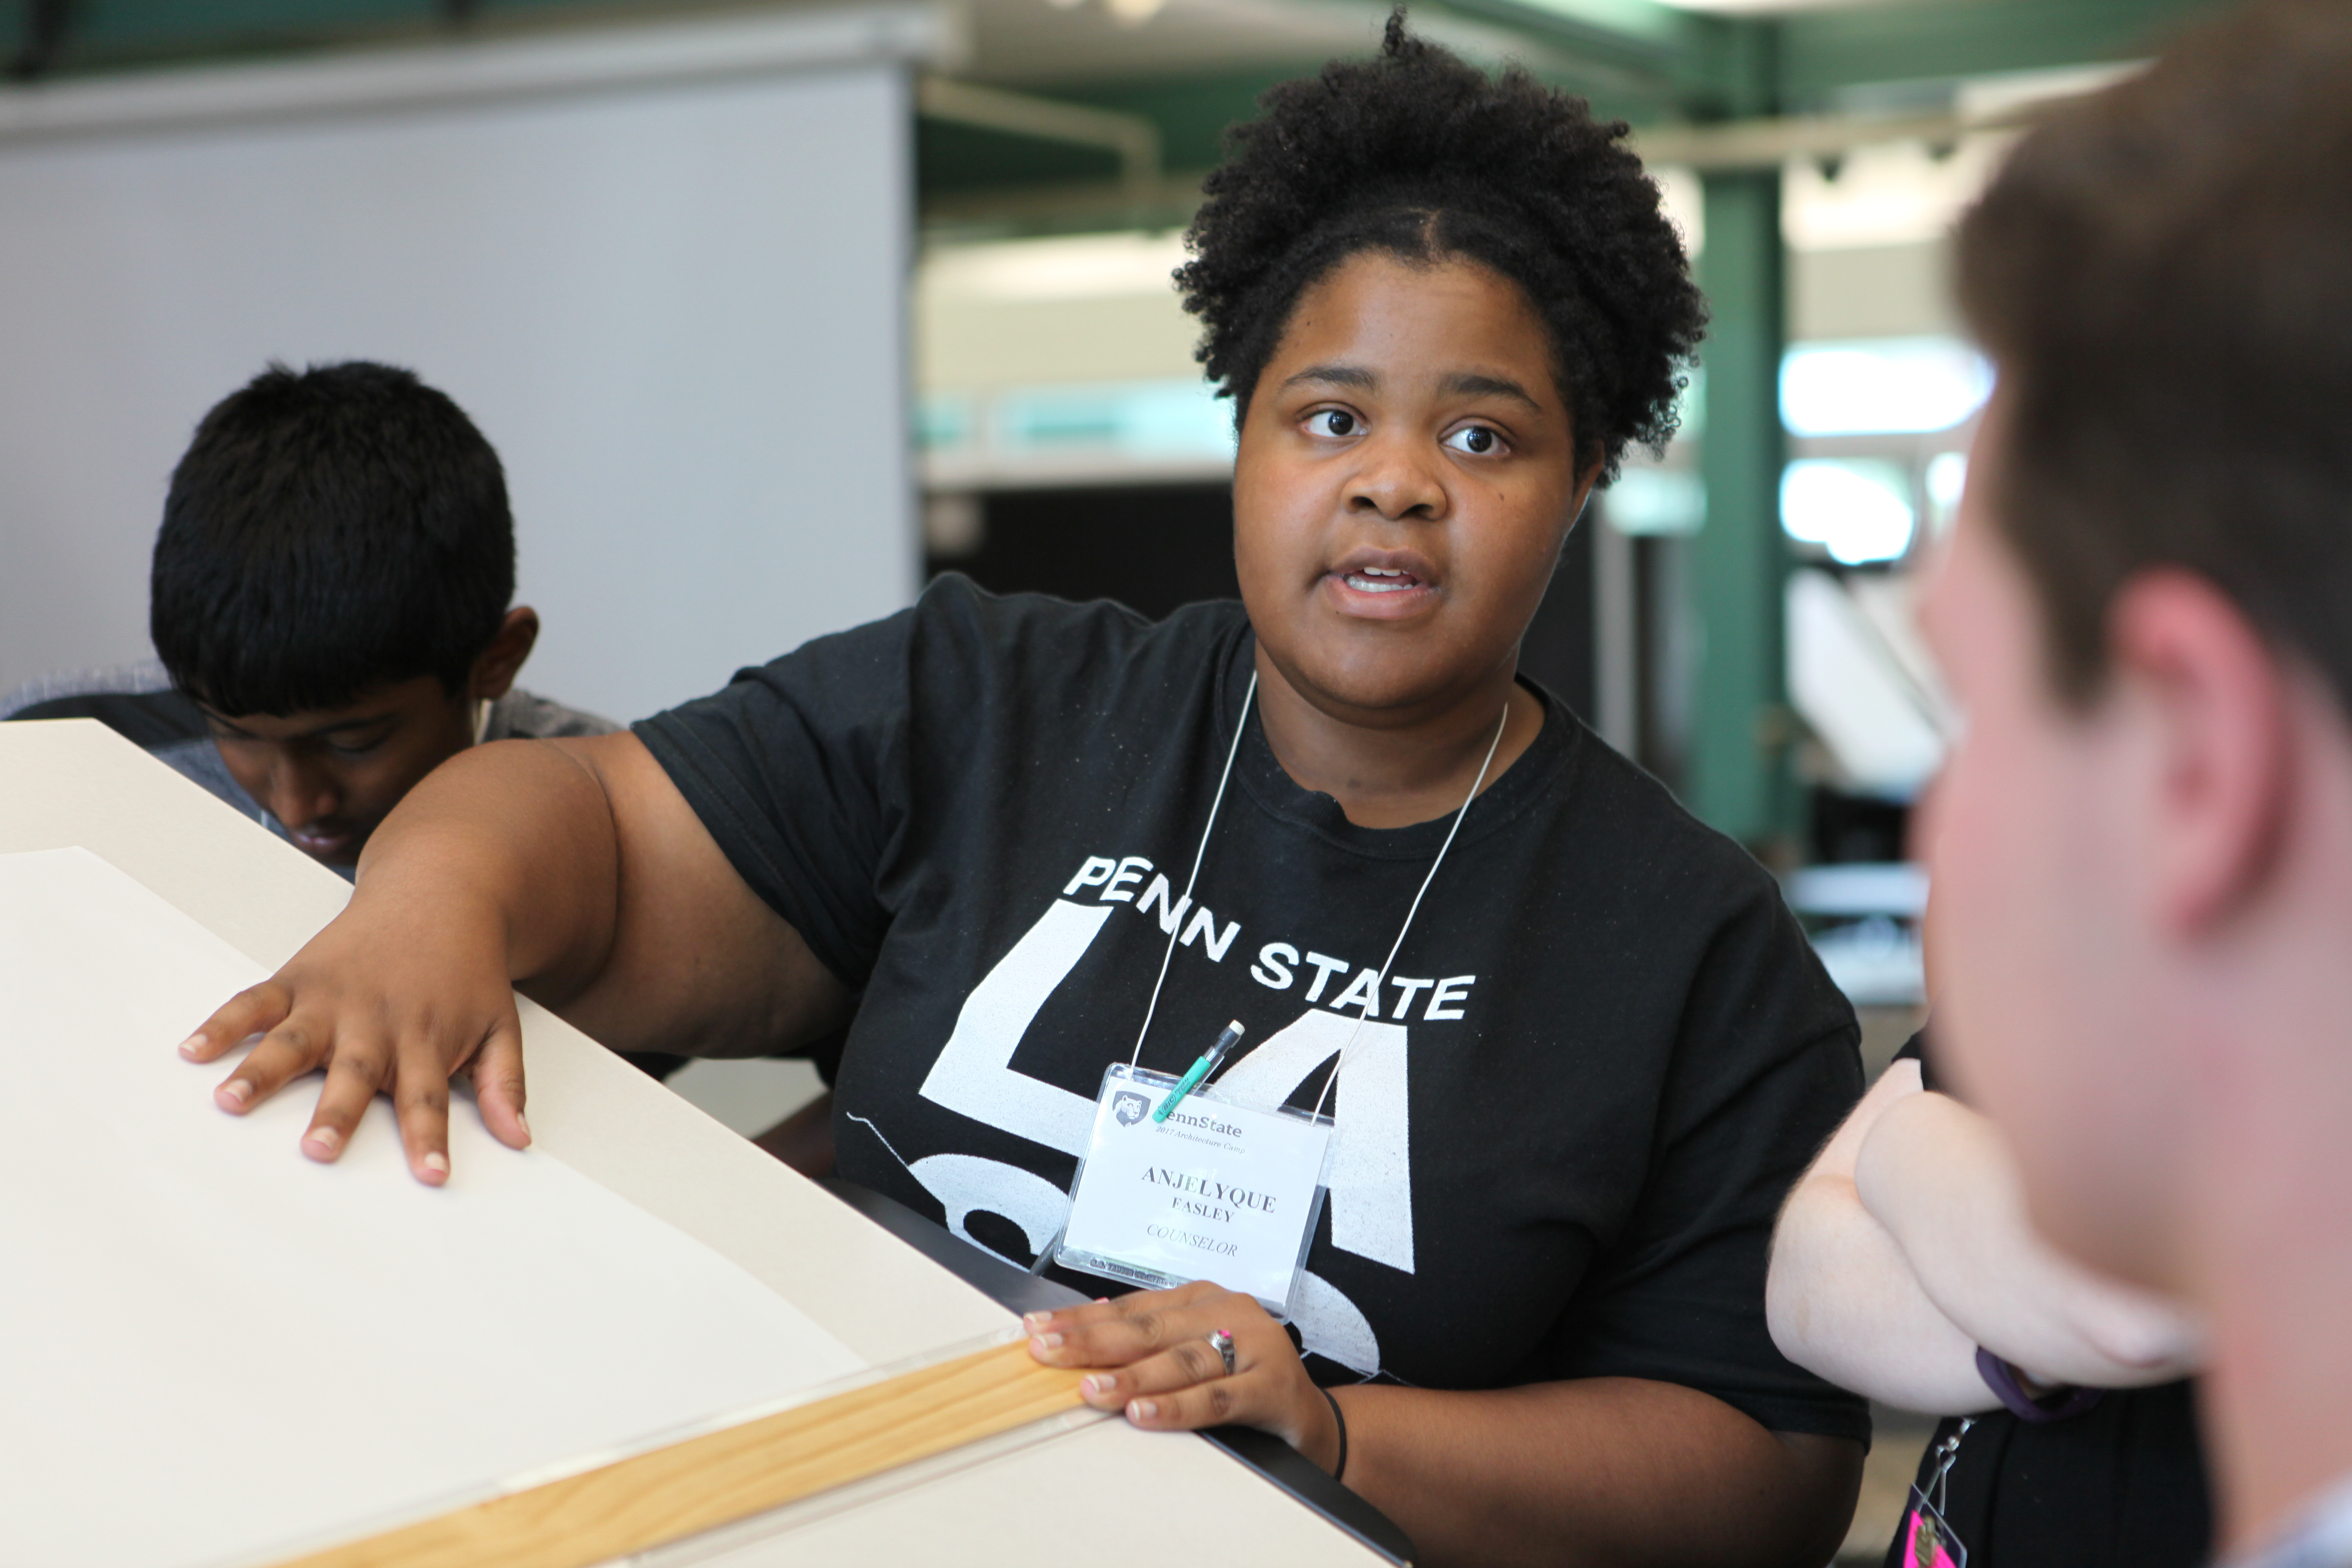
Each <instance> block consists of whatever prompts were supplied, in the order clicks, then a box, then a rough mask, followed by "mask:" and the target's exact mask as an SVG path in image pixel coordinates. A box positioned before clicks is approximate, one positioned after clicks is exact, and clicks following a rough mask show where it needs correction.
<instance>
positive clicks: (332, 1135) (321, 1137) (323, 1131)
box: [302, 1127, 343, 1154]
mask: <svg viewBox="0 0 2352 1568" xmlns="http://www.w3.org/2000/svg"><path fill="white" fill-rule="evenodd" d="M302 1142H305V1143H308V1144H309V1145H310V1147H311V1148H313V1149H316V1150H317V1151H319V1152H320V1153H321V1154H331V1153H333V1152H335V1151H336V1150H337V1149H339V1148H341V1147H342V1142H343V1135H342V1134H341V1133H340V1132H338V1131H335V1130H334V1129H333V1128H331V1127H316V1128H312V1129H311V1130H310V1135H309V1136H308V1137H306V1138H304V1139H303V1140H302Z"/></svg>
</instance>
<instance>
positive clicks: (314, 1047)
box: [180, 888, 530, 1186]
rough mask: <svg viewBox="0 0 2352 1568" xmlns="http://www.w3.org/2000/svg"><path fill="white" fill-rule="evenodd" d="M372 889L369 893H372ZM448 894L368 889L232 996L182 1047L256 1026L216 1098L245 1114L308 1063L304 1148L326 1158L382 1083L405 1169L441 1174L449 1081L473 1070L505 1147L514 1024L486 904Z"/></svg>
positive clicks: (515, 1129) (515, 1083)
mask: <svg viewBox="0 0 2352 1568" xmlns="http://www.w3.org/2000/svg"><path fill="white" fill-rule="evenodd" d="M372 895H373V896H372ZM467 903H468V900H464V899H452V898H447V897H443V898H439V899H436V900H434V901H433V903H432V905H431V907H430V908H429V909H427V908H425V907H424V906H423V903H422V900H412V899H404V898H403V897H402V896H401V895H400V894H399V893H398V892H396V891H394V889H390V888H384V889H368V890H366V891H363V892H362V893H360V894H357V895H355V896H354V897H353V899H352V903H351V905H350V907H349V908H347V909H346V910H344V911H343V912H342V913H341V915H338V916H337V917H336V918H335V919H334V921H331V923H330V924H329V925H328V926H327V928H326V929H325V930H324V931H320V933H319V934H318V935H317V936H315V937H313V938H311V939H310V942H309V943H307V944H306V945H305V946H304V947H303V949H302V951H301V952H298V953H296V954H295V955H294V957H293V958H292V960H291V961H289V963H287V965H286V967H285V968H283V969H281V970H279V971H278V973H276V974H274V975H272V976H271V977H270V978H269V979H268V980H265V981H263V982H262V983H261V984H258V985H255V986H252V987H249V988H248V989H247V990H244V991H241V992H239V993H238V994H236V995H235V996H233V997H231V998H230V999H229V1001H228V1003H227V1005H225V1006H223V1007H222V1008H221V1009H220V1010H219V1011H218V1012H216V1013H215V1014H214V1015H213V1016H211V1017H209V1018H206V1019H205V1021H204V1022H203V1023H202V1024H200V1025H198V1026H196V1032H195V1033H194V1034H193V1035H191V1036H189V1037H188V1038H187V1039H186V1040H185V1041H184V1042H183V1043H182V1044H181V1046H180V1054H181V1055H182V1056H184V1057H185V1058H188V1059H189V1060H190V1061H194V1062H212V1061H217V1060H219V1059H220V1058H222V1057H224V1056H226V1054H227V1053H229V1052H230V1051H232V1050H234V1049H236V1047H238V1046H240V1045H242V1044H243V1043H244V1042H246V1041H247V1040H249V1039H253V1038H254V1037H256V1036H258V1037H259V1040H258V1042H257V1044H255V1046H254V1047H253V1049H252V1050H251V1051H250V1052H249V1053H247V1056H246V1058H245V1059H244V1060H242V1061H240V1062H239V1063H237V1065H236V1071H235V1072H233V1073H232V1074H230V1076H229V1077H228V1078H227V1079H226V1080H225V1081H224V1082H223V1083H222V1084H221V1085H220V1087H219V1088H218V1089H215V1090H214V1091H213V1100H214V1102H215V1104H217V1105H219V1107H220V1108H221V1109H222V1110H226V1111H228V1112H230V1113H231V1114H232V1115H239V1116H241V1115H243V1114H244V1113H245V1112H247V1111H248V1110H252V1109H253V1108H254V1107H255V1106H257V1105H259V1104H260V1103H261V1102H262V1101H263V1100H268V1098H269V1097H270V1096H271V1095H273V1094H276V1093H277V1092H278V1090H279V1089H283V1088H285V1087H286V1085H288V1084H289V1083H291V1082H292V1081H293V1080H295V1079H298V1078H300V1077H301V1076H302V1075H304V1074H305V1073H309V1072H312V1071H315V1070H318V1069H320V1068H324V1069H325V1071H326V1075H327V1076H326V1082H325V1083H324V1085H323V1086H322V1087H321V1088H320V1091H319V1103H318V1108H317V1110H314V1111H313V1112H312V1113H311V1117H310V1128H309V1130H308V1131H305V1132H304V1133H303V1135H302V1143H301V1148H302V1152H304V1153H305V1154H308V1155H309V1156H310V1158H311V1159H313V1160H318V1161H322V1162H330V1161H332V1160H334V1159H335V1158H336V1157H337V1156H339V1155H340V1154H341V1153H342V1152H343V1150H344V1149H346V1148H347V1147H349V1146H350V1144H351V1141H352V1134H353V1133H354V1132H355V1131H358V1128H359V1124H360V1119H361V1118H362V1116H364V1115H365V1114H366V1113H367V1108H368V1104H369V1102H370V1101H372V1100H374V1098H375V1097H376V1096H377V1095H378V1094H386V1095H389V1096H391V1098H392V1103H393V1109H394V1111H395V1112H396V1113H397V1115H398V1117H399V1120H400V1140H401V1143H402V1146H403V1147H404V1150H405V1151H406V1152H407V1156H408V1168H409V1170H410V1171H411V1172H412V1173H414V1174H415V1177H416V1179H417V1180H418V1181H420V1182H423V1183H425V1184H427V1185H431V1186H438V1185H440V1184H442V1183H443V1182H446V1181H447V1180H448V1179H449V1082H450V1079H453V1078H454V1077H455V1076H456V1075H457V1073H459V1072H461V1071H470V1072H471V1074H472V1078H473V1083H474V1089H475V1092H476V1095H477V1097H478V1100H479V1101H480V1105H481V1110H482V1121H483V1123H484V1124H485V1125H486V1126H488V1128H489V1130H490V1133H491V1135H492V1136H493V1137H495V1138H497V1139H498V1140H499V1142H501V1143H504V1144H506V1145H507V1146H508V1147H509V1148H512V1149H520V1148H522V1147H524V1146H525V1145H527V1144H529V1143H530V1128H529V1127H528V1126H527V1125H525V1123H524V1121H523V1115H522V1107H523V1074H522V1029H521V1024H520V1019H519V1018H518V1016H517V1015H516V1009H515V998H514V991H513V988H512V986H511V985H510V984H509V980H508V978H507V976H508V962H507V943H506V940H505V936H504V932H503V929H502V926H503V922H502V921H500V920H499V918H498V916H497V914H496V913H495V911H491V910H483V909H479V908H472V909H469V908H467Z"/></svg>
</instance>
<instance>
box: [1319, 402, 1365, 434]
mask: <svg viewBox="0 0 2352 1568" xmlns="http://www.w3.org/2000/svg"><path fill="white" fill-rule="evenodd" d="M1362 426H1363V421H1361V420H1360V419H1358V418H1357V417H1356V416H1354V415H1352V414H1350V413H1349V412H1348V411H1347V410H1346V409H1344V408H1326V409H1323V410H1322V411H1321V412H1319V413H1316V414H1310V415H1308V416H1307V429H1309V430H1311V431H1313V432H1314V433H1315V434H1316V435H1318V436H1352V435H1354V434H1355V433H1356V432H1357V431H1358V430H1359V429H1360V428H1362Z"/></svg>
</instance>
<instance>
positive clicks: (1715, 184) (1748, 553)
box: [1684, 169, 1797, 852]
mask: <svg viewBox="0 0 2352 1568" xmlns="http://www.w3.org/2000/svg"><path fill="white" fill-rule="evenodd" d="M1784 267H1785V251H1784V249H1783V247H1782V244H1781V240H1780V171H1779V170H1778V169H1761V170H1733V171H1727V172H1723V173H1718V174H1708V175H1707V176H1706V249H1705V250H1704V251H1703V252H1702V253H1701V254H1700V257H1699V281H1700V283H1701V285H1702V286H1703V287H1704V288H1705V289H1706V297H1707V303H1708V306H1709V308H1710V310H1712V312H1713V320H1712V322H1711V324H1710V325H1709V326H1708V328H1707V334H1706V345H1705V349H1704V360H1705V363H1706V392H1705V396H1706V405H1705V417H1706V426H1705V429H1704V433H1703V434H1702V436H1701V437H1700V440H1701V448H1700V461H1701V467H1702V471H1703V473H1704V474H1705V477H1706V525H1705V526H1704V527H1703V528H1702V529H1700V531H1699V532H1698V534H1697V536H1696V538H1694V539H1693V540H1692V541H1691V546H1692V550H1691V559H1690V568H1691V571H1690V591H1691V598H1692V605H1691V608H1692V610H1693V612H1694V613H1695V614H1696V617H1697V620H1698V623H1699V626H1700V627H1701V628H1702V629H1701V637H1700V639H1699V650H1700V652H1699V658H1698V666H1697V671H1696V680H1697V688H1696V691H1694V692H1693V693H1692V695H1693V698H1694V699H1695V700H1694V701H1693V702H1692V704H1691V733H1690V742H1689V750H1688V752H1687V753H1686V757H1685V785H1684V793H1685V799H1686V801H1687V802H1688V804H1689V805H1690V807H1691V809H1692V810H1694V811H1696V813H1697V814H1698V815H1699V816H1701V817H1702V818H1704V819H1705V820H1706V821H1707V822H1708V823H1710V824H1712V825H1713V826H1716V827H1718V828H1721V829H1722V830H1723V831H1724V832H1726V833H1728V834H1730V835H1731V836H1732V837H1735V838H1738V839H1739V840H1740V841H1741V842H1742V843H1745V844H1747V845H1748V846H1749V847H1751V848H1754V849H1757V850H1759V851H1765V852H1774V851H1778V850H1780V849H1782V848H1785V847H1787V846H1788V845H1789V844H1790V840H1791V839H1792V837H1793V833H1794V829H1795V826H1796V806H1797V800H1796V792H1795V789H1794V787H1793V784H1792V781H1791V779H1790V774H1789V767H1788V752H1789V746H1788V742H1789V730H1790V722H1789V719H1788V706H1787V704H1788V692H1787V668H1788V667H1787V662H1786V658H1785V656H1784V653H1783V628H1782V625H1781V622H1782V614H1783V612H1782V605H1783V602H1784V601H1783V593H1784V591H1785V584H1786V579H1787V576H1788V571H1789V561H1788V552H1787V551H1786V549H1785V547H1784V546H1783V543H1782V536H1781V532H1780V469H1781V466H1782V464H1783V463H1784V462H1785V461H1786V458H1787V440H1786V437H1785V435H1784V433H1783V431H1782V428H1781V425H1780V352H1781V348H1782V343H1783V338H1784V336H1785V324H1784V321H1783V316H1784V312H1785V309H1786V307H1785V303H1784V301H1785V298H1786V291H1785V289H1784V287H1783V272H1784Z"/></svg>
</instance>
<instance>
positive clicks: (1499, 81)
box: [1176, 9, 1706, 482]
mask: <svg viewBox="0 0 2352 1568" xmlns="http://www.w3.org/2000/svg"><path fill="white" fill-rule="evenodd" d="M1259 103H1260V107H1261V108H1262V109H1263V110H1264V113H1263V114H1262V115H1261V116H1260V117H1259V118H1258V119H1256V120H1255V121H1249V122H1247V123H1245V124H1242V125H1237V126H1235V127H1234V129H1233V130H1232V131H1231V132H1229V133H1228V137H1229V141H1230V145H1231V155H1230V157H1229V158H1228V159H1227V161H1226V162H1225V163H1224V164H1223V166H1222V167H1220V168H1218V169H1217V170H1216V171H1215V172H1214V173H1213V174H1210V175H1209V177H1208V180H1207V182H1206V183H1205V184H1204V185H1203V186H1202V191H1203V193H1204V195H1205V197H1206V199H1205V200H1204V202H1203V203H1202V207H1201V210H1200V213H1199V215H1198V216H1195V217H1194V218H1193V220H1192V227H1191V229H1190V230H1189V231H1187V233H1186V235H1185V242H1186V244H1187V245H1188V247H1190V248H1191V250H1192V256H1193V259H1192V260H1191V261H1189V262H1187V263H1186V264H1185V265H1184V266H1183V267H1181V268H1178V269H1177V272H1176V282H1177V285H1178V286H1179V287H1180V288H1181V289H1183V291H1184V308H1185V309H1186V310H1190V311H1192V313H1193V314H1194V315H1196V316H1199V317H1200V318H1201V320H1202V323H1203V325H1204V328H1205V331H1203V332H1202V342H1201V346H1200V348H1199V349H1198V350H1197V351H1196V353H1195V357H1196V358H1198V359H1199V360H1200V361H1201V363H1202V365H1204V366H1205V367H1206V368H1207V370H1208V373H1209V375H1210V378H1211V379H1212V380H1214V381H1216V382H1217V383H1219V384H1220V388H1221V393H1222V395H1225V396H1229V397H1231V398H1233V399H1234V419H1235V422H1236V424H1237V425H1238V424H1239V423H1240V422H1241V421H1242V420H1243V419H1244V418H1246V416H1247V415H1248V411H1249V400H1250V395H1251V393H1252V392H1253V391H1255V388H1256V384H1257V379H1258V376H1259V375H1260V374H1261V373H1262V372H1263V371H1264V370H1265V363H1266V361H1267V360H1268V359H1270V358H1272V357H1273V355H1274V352H1275V349H1276V345H1277V344H1278V343H1279V342H1281V339H1282V333H1283V331H1284V329H1285V328H1286V326H1287V325H1288V324H1289V321H1290V317H1291V313H1292V311H1293V310H1294V309H1295V308H1296V306H1297V302H1298V299H1299V296H1300V295H1302V294H1303V293H1305V292H1306V291H1307V289H1308V288H1310V287H1311V286H1313V285H1314V284H1315V283H1316V282H1318V280H1320V279H1322V278H1324V277H1325V276H1326V275H1328V273H1329V272H1330V271H1331V269H1332V268H1335V267H1337V266H1339V264H1340V263H1341V262H1343V261H1346V260H1348V259H1349V258H1351V257H1353V256H1356V255H1358V254H1360V253H1362V252H1364V251H1381V252H1384V253H1386V254H1389V255H1392V256H1395V257H1397V258H1400V259H1402V260H1404V261H1406V262H1409V263H1413V264H1424V265H1425V264H1434V263H1437V262H1441V261H1446V260H1452V259H1457V258H1458V259H1462V260H1466V261H1472V262H1475V263H1476V264H1478V265H1480V266H1482V267H1486V268H1490V269H1492V270H1493V271H1494V272H1496V273H1497V274H1499V275H1500V276H1502V277H1504V278H1507V279H1510V280H1511V281H1512V282H1513V283H1515V284H1517V286H1518V288H1519V289H1520V290H1521V291H1522V292H1523V293H1524V294H1525V295H1526V297H1527V300H1528V303H1529V305H1530V306H1532V307H1533V308H1534V310H1535V311H1536V313H1537V314H1538V316H1539V317H1541V318H1542V319H1543V321H1544V322H1545V324H1546V326H1547V327H1549V330H1550V334H1551V340H1552V350H1553V357H1554V368H1555V373H1556V374H1557V375H1558V377H1559V385H1560V390H1561V394H1562V395H1563V396H1564V397H1566V398H1567V400H1568V404H1569V411H1570V416H1571V417H1572V418H1573V419H1574V421H1575V430H1576V437H1577V447H1578V453H1577V456H1578V461H1579V464H1580V466H1583V465H1587V464H1591V463H1593V462H1596V461H1597V462H1599V463H1600V464H1601V478H1602V480H1603V482H1606V481H1607V480H1609V479H1614V478H1615V477H1616V473H1617V465H1618V460H1619V459H1620V458H1622V456H1623V454H1624V450H1625V447H1626V445H1627V443H1629V442H1639V443H1641V444H1642V445H1643V446H1644V447H1648V448H1650V449H1651V450H1652V451H1653V452H1655V451H1658V450H1660V449H1662V448H1663V447H1664V446H1665V444H1666V442H1667V441H1668V440H1670V439H1671V438H1672V437H1673V436H1674V433H1675V422H1676V421H1675V396H1676V394H1678V393H1679V392H1680V391H1681V390H1682V388H1683V387H1684V385H1685V384H1686V379H1687V378H1686V377H1685V374H1684V371H1685V368H1686V367H1687V366H1688V365H1689V364H1690V363H1692V361H1693V359H1694V357H1695V354H1696V349H1697V346H1698V341H1699V338H1700V337H1701V335H1702V334H1703V333H1704V331H1706V302H1705V300H1703V299H1702V298H1701V296H1700V294H1699V291H1698V289H1697V288H1696V285H1694V284H1693V283H1692V281H1691V277H1690V262H1689V258H1688V257H1687V256H1685V253H1684V250H1683V245H1682V239H1681V237H1680V236H1679V235H1677V234H1676V233H1675V228H1674V226H1673V225H1672V224H1671V223H1669V222H1668V221H1667V220H1666V216H1665V215H1664V212H1663V211H1662V210H1661V208H1660V205H1659V199H1658V188H1657V186H1656V184H1654V183H1653V182H1652V181H1651V180H1650V178H1649V177H1648V176H1647V175H1646V174H1643V172H1642V164H1641V161H1640V160H1639V159H1638V158H1636V157H1635V156H1634V155H1633V153H1632V152H1631V151H1630V150H1628V149H1627V148H1626V147H1625V145H1624V139H1625V137H1626V135H1627V132H1628V128H1627V126H1626V125H1625V124H1624V122H1623V121H1612V122H1608V123H1603V122H1601V121H1596V120H1594V119H1593V118H1592V111H1591V106H1590V105H1589V104H1587V103H1586V102H1585V100H1582V99H1580V98H1573V97H1570V96H1569V95H1567V94H1565V93H1560V92H1555V91H1553V90H1552V89H1549V88H1547V87H1545V86H1544V85H1543V84H1542V83H1540V82H1538V81H1537V80H1536V79H1534V78H1533V77H1531V76H1529V75H1528V73H1527V71H1526V70H1525V69H1523V68H1520V67H1517V66H1516V65H1514V66H1510V67H1507V68H1505V69H1504V71H1503V72H1502V74H1501V75H1500V76H1499V77H1497V78H1489V77H1488V76H1487V75H1486V73H1485V72H1484V71H1481V70H1479V69H1478V68H1476V67H1475V66H1472V65H1470V64H1468V63H1466V62H1465V61H1464V60H1462V59H1461V58H1458V57H1456V56H1454V55H1453V54H1451V53H1449V52H1448V51H1446V50H1444V49H1443V48H1440V47H1437V46H1435V45H1433V44H1430V43H1426V42H1423V40H1421V39H1419V38H1415V37H1410V36H1409V35H1408V34H1407V33H1406V31H1405V26H1404V12H1403V11H1402V10H1401V9H1400V10H1398V11H1397V12H1395V13H1394V14H1392V15H1391V16H1390V17H1389V24H1388V34H1387V38H1386V42H1385V44H1384V46H1383V47H1382V48H1381V53H1380V55H1379V56H1378V57H1377V58H1374V59H1372V60H1370V61H1366V62H1349V61H1339V60H1335V61H1333V62H1332V63H1331V64H1329V65H1328V66H1326V67H1324V68H1323V70H1322V72H1321V73H1320V74H1319V75H1318V76H1315V77H1311V78H1303V79H1298V80H1296V81H1289V82H1285V83H1283V84H1281V85H1280V86H1278V87H1276V88H1274V89H1271V90H1269V91H1268V92H1267V93H1266V94H1265V97H1264V98H1263V99H1261V100H1259Z"/></svg>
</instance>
